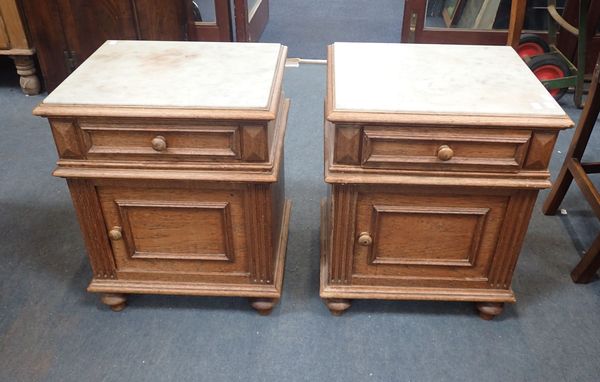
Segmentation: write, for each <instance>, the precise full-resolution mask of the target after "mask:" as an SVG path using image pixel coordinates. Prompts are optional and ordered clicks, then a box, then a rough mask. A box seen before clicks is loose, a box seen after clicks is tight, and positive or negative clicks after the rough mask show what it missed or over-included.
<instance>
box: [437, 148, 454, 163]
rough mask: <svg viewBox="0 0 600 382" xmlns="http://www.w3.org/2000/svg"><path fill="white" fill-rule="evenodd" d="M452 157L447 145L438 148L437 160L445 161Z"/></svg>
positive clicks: (452, 153) (451, 151)
mask: <svg viewBox="0 0 600 382" xmlns="http://www.w3.org/2000/svg"><path fill="white" fill-rule="evenodd" d="M453 156H454V150H452V149H451V148H450V146H448V145H441V146H440V147H439V148H438V152H437V157H438V159H439V160H443V161H447V160H450V159H452V157H453Z"/></svg>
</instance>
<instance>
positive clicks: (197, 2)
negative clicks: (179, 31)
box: [192, 0, 217, 23]
mask: <svg viewBox="0 0 600 382" xmlns="http://www.w3.org/2000/svg"><path fill="white" fill-rule="evenodd" d="M192 8H193V10H194V21H196V22H197V23H199V22H205V23H215V22H217V16H216V15H215V0H192Z"/></svg>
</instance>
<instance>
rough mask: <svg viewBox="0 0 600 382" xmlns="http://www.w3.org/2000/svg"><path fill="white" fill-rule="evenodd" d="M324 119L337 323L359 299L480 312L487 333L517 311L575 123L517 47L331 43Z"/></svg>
mask: <svg viewBox="0 0 600 382" xmlns="http://www.w3.org/2000/svg"><path fill="white" fill-rule="evenodd" d="M397 68H402V71H399V70H397ZM414 78H418V79H419V80H418V81H414ZM515 84H518V86H514V85H515ZM449 94H452V97H449V96H448V95H449ZM325 116H326V123H325V181H326V182H327V183H329V184H330V185H331V191H330V196H329V198H328V200H327V202H326V203H325V204H324V206H323V212H322V213H323V216H322V231H321V232H322V239H321V240H322V258H321V297H322V298H324V299H325V302H326V304H327V306H328V307H329V309H330V310H331V311H332V313H334V314H340V313H341V312H343V311H344V310H345V309H348V308H349V307H350V300H351V299H354V298H378V299H398V300H447V301H474V302H477V308H478V309H479V312H480V315H481V317H482V318H484V319H491V318H493V317H494V316H495V315H498V314H500V313H501V312H502V308H503V303H505V302H514V301H515V296H514V293H513V291H512V289H511V280H512V274H513V271H514V269H515V265H516V262H517V258H518V256H519V252H520V250H521V245H522V242H523V239H524V237H525V233H526V231H527V226H528V224H529V219H530V216H531V212H532V210H533V206H534V204H535V200H536V197H537V194H538V192H539V190H540V189H542V188H547V187H549V186H550V180H549V176H550V174H549V172H548V170H547V169H548V164H549V161H550V157H551V155H552V150H553V147H554V144H555V142H556V137H557V135H558V132H559V130H560V129H564V128H568V127H571V126H572V122H571V120H570V119H569V117H568V116H567V115H566V114H565V112H564V111H563V110H562V109H561V107H560V106H559V105H558V104H557V103H556V101H555V100H554V99H553V98H552V97H551V96H550V95H549V94H548V92H547V91H546V90H545V89H544V87H543V86H542V85H541V84H540V83H539V82H538V81H537V79H536V78H535V77H534V76H533V74H532V73H531V72H530V71H529V69H528V67H527V66H526V65H525V63H524V62H523V61H522V60H521V58H520V57H519V56H518V55H517V54H516V53H515V51H514V50H513V49H512V48H511V47H506V46H501V47H480V46H457V45H448V46H436V47H430V46H427V45H415V44H395V45H389V44H352V43H347V44H344V43H336V44H334V45H333V46H331V47H330V48H329V60H328V84H327V98H326V108H325Z"/></svg>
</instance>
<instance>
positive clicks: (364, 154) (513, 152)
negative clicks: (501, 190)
mask: <svg viewBox="0 0 600 382" xmlns="http://www.w3.org/2000/svg"><path fill="white" fill-rule="evenodd" d="M530 138H531V132H529V131H514V130H496V129H488V130H486V129H478V130H469V129H449V128H446V129H444V128H440V129H437V128H436V129H433V128H375V127H365V128H364V130H363V134H362V149H361V156H360V158H361V163H362V166H363V167H365V168H399V169H433V170H457V171H486V170H487V171H518V170H519V169H520V168H521V167H522V166H523V161H524V159H525V154H526V152H527V148H528V146H529V140H530Z"/></svg>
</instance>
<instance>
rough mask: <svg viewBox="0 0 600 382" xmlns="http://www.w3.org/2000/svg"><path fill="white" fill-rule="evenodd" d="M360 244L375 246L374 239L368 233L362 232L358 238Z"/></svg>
mask: <svg viewBox="0 0 600 382" xmlns="http://www.w3.org/2000/svg"><path fill="white" fill-rule="evenodd" d="M358 244H360V245H363V246H365V247H368V246H369V245H371V244H373V238H372V237H371V235H369V233H368V232H361V233H360V236H359V237H358Z"/></svg>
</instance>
